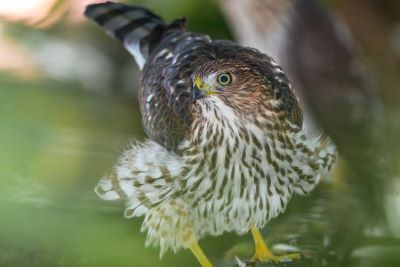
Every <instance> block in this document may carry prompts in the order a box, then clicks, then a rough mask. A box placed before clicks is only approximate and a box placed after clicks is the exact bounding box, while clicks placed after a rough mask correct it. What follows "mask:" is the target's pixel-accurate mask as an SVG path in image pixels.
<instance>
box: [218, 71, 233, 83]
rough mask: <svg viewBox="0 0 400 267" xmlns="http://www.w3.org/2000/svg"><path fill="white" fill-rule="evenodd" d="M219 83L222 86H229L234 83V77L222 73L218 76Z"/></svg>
mask: <svg viewBox="0 0 400 267" xmlns="http://www.w3.org/2000/svg"><path fill="white" fill-rule="evenodd" d="M217 81H218V83H219V84H220V85H228V84H230V83H231V81H232V77H231V75H230V74H229V73H221V74H220V75H218V78H217Z"/></svg>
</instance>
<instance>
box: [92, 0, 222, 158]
mask: <svg viewBox="0 0 400 267" xmlns="http://www.w3.org/2000/svg"><path fill="white" fill-rule="evenodd" d="M85 15H86V16H87V17H88V18H90V19H92V20H94V21H95V22H96V23H97V24H99V25H100V26H101V27H102V28H104V30H105V31H106V32H107V33H108V34H109V35H111V36H112V37H114V38H117V39H119V40H120V41H121V42H122V43H123V44H124V46H125V47H126V49H127V50H128V51H129V52H130V53H131V54H132V56H133V57H134V58H135V60H136V62H137V64H138V65H139V68H141V69H142V76H141V85H140V92H139V104H140V108H141V112H142V120H143V126H144V129H145V131H146V133H147V134H148V136H149V137H150V138H151V139H153V140H154V141H156V142H158V143H159V144H161V145H163V146H165V147H166V148H167V149H170V150H174V151H175V150H176V148H177V146H178V144H179V143H180V142H181V141H182V140H183V139H184V138H185V136H186V135H187V134H188V131H189V128H190V125H191V122H192V116H191V112H190V110H191V109H190V106H191V103H192V97H191V95H192V81H191V74H192V73H193V70H194V69H195V68H196V67H197V66H199V65H200V64H203V63H205V62H207V61H208V60H210V59H213V58H214V57H215V52H214V48H213V45H212V43H211V40H210V39H209V38H208V36H205V35H200V34H194V33H189V32H185V27H186V20H185V19H178V20H175V21H174V22H172V23H171V24H166V23H164V21H163V20H162V19H161V18H160V17H159V16H157V15H155V14H154V13H152V12H151V11H149V10H147V9H145V8H142V7H134V6H128V5H125V4H121V3H112V2H106V3H101V4H93V5H89V6H88V7H87V8H86V11H85Z"/></svg>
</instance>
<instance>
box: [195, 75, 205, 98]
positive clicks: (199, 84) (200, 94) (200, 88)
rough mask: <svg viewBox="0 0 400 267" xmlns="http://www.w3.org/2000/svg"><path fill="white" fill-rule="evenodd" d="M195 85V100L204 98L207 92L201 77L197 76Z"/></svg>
mask: <svg viewBox="0 0 400 267" xmlns="http://www.w3.org/2000/svg"><path fill="white" fill-rule="evenodd" d="M193 83H194V86H193V101H196V100H199V99H202V98H204V96H205V93H204V88H205V86H204V83H203V81H202V80H201V78H200V77H196V78H195V79H194V81H193Z"/></svg>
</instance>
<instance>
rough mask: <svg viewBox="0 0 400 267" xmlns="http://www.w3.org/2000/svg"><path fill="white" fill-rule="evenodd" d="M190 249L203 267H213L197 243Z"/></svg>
mask: <svg viewBox="0 0 400 267" xmlns="http://www.w3.org/2000/svg"><path fill="white" fill-rule="evenodd" d="M189 249H190V250H191V251H192V253H193V254H194V256H195V257H196V258H197V260H198V261H199V263H200V265H201V267H213V265H212V263H211V262H210V261H209V260H208V258H207V256H206V255H205V254H204V252H203V250H202V249H201V247H200V246H199V244H198V243H197V242H194V243H192V245H190V246H189Z"/></svg>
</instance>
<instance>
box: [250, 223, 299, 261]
mask: <svg viewBox="0 0 400 267" xmlns="http://www.w3.org/2000/svg"><path fill="white" fill-rule="evenodd" d="M251 233H252V235H253V238H254V245H255V250H256V251H255V253H254V255H253V257H252V258H251V261H253V262H254V261H260V262H274V263H279V262H287V261H294V260H298V259H300V254H298V253H292V254H286V255H282V256H275V255H274V254H272V252H271V251H270V250H269V248H268V247H267V245H266V244H265V242H264V239H263V238H262V235H261V233H260V231H259V230H258V229H257V228H256V227H254V226H252V227H251Z"/></svg>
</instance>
